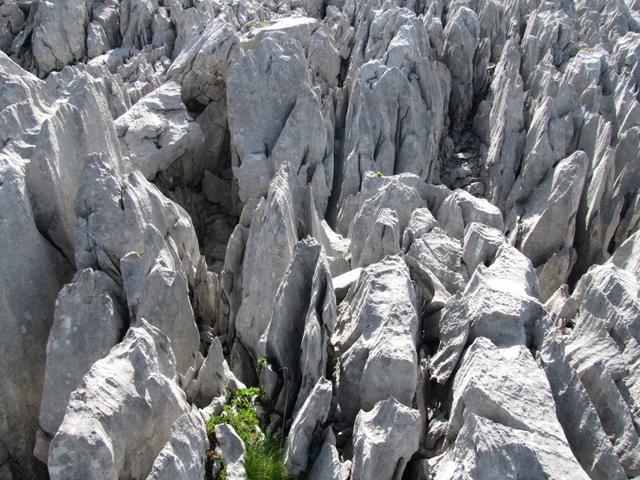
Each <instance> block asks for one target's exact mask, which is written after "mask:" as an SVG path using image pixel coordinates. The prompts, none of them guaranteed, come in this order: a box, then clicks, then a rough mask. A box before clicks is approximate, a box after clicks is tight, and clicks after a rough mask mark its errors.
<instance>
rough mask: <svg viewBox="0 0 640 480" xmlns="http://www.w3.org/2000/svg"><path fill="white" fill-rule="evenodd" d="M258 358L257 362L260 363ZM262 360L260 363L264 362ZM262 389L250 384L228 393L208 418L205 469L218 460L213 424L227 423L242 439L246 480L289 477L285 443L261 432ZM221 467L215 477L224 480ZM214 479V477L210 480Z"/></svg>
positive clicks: (224, 475)
mask: <svg viewBox="0 0 640 480" xmlns="http://www.w3.org/2000/svg"><path fill="white" fill-rule="evenodd" d="M260 360H263V359H259V360H258V365H260V364H261V362H260ZM265 361H266V360H264V361H263V362H262V365H264V362H265ZM263 397H264V392H263V391H262V390H261V389H260V388H255V387H249V388H243V389H240V390H237V391H235V392H232V393H229V394H228V398H227V403H226V404H225V406H224V409H223V410H222V413H221V414H220V415H218V416H215V417H211V418H210V419H209V421H208V422H207V435H208V436H209V443H210V445H211V450H209V452H207V458H208V460H209V462H208V466H207V472H210V471H211V465H212V462H213V461H215V460H216V459H219V456H218V454H217V453H216V451H215V448H216V446H217V441H216V438H215V428H216V425H219V424H222V423H228V424H229V425H231V426H232V427H233V429H234V430H235V431H236V433H237V434H238V436H239V437H240V438H241V439H242V441H243V442H244V445H245V448H246V453H245V469H246V472H247V479H249V480H286V479H289V476H288V475H287V472H286V469H285V468H284V443H283V442H282V441H281V440H277V439H274V438H271V437H265V436H264V435H262V433H260V430H259V428H260V427H261V426H262V425H260V419H259V418H258V414H257V413H256V409H255V403H256V402H261V401H262V399H263ZM225 479H226V472H225V469H224V466H223V468H222V469H220V471H219V472H218V474H217V475H216V478H215V480H225ZM211 480H213V479H211Z"/></svg>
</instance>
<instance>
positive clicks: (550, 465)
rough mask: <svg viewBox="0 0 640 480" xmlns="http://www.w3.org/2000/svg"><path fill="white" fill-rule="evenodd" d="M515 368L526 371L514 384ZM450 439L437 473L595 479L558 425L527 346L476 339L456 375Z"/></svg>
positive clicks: (546, 385)
mask: <svg viewBox="0 0 640 480" xmlns="http://www.w3.org/2000/svg"><path fill="white" fill-rule="evenodd" d="M506 365H508V369H507V368H505V366H506ZM514 371H517V372H521V374H520V375H518V376H517V377H516V378H518V380H517V381H515V382H514V380H511V378H514V377H512V376H511V375H512V374H513V372H514ZM543 439H544V440H543ZM447 440H448V441H449V442H451V443H452V444H453V445H452V447H451V449H450V450H448V451H447V453H445V454H444V455H445V457H444V459H441V460H440V461H439V462H438V464H437V468H436V478H455V477H456V476H458V477H459V476H464V475H474V476H477V477H478V478H487V476H491V475H497V476H499V477H505V478H515V477H517V476H518V475H523V474H527V475H528V474H529V473H530V472H535V475H536V476H540V477H541V478H544V477H548V478H556V477H566V476H568V477H572V478H585V479H586V478H589V476H588V475H587V474H586V473H585V472H584V471H583V470H582V468H581V467H580V464H579V463H578V462H577V461H576V459H575V457H574V456H573V453H572V452H571V450H570V448H569V445H568V443H567V439H566V436H565V434H564V432H563V430H562V428H561V426H560V424H559V423H558V420H557V418H556V410H555V406H554V401H553V397H552V395H551V391H550V388H549V383H548V382H547V379H546V378H545V375H544V373H543V372H542V371H541V370H540V369H539V368H538V367H537V365H536V364H535V362H534V360H533V357H532V356H531V354H530V353H529V351H527V350H526V348H525V347H523V346H514V347H509V348H497V347H496V346H495V345H494V344H493V343H492V342H491V341H490V340H488V339H486V338H478V339H476V340H475V341H474V342H473V344H472V345H471V347H470V348H469V350H467V352H466V353H465V355H464V358H463V360H462V363H461V365H460V368H459V369H458V372H457V373H456V378H455V380H454V384H453V404H452V406H451V417H450V419H449V424H448V427H447ZM470 445H476V446H477V447H478V449H477V450H476V449H474V448H469V446H470ZM495 445H500V447H499V448H500V451H497V450H495ZM489 458H493V461H491V462H487V461H486V460H488V459H489ZM519 472H522V473H519ZM525 472H529V473H525Z"/></svg>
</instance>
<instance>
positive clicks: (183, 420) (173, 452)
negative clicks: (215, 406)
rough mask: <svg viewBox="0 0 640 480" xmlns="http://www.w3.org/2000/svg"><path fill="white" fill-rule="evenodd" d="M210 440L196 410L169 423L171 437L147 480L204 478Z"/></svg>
mask: <svg viewBox="0 0 640 480" xmlns="http://www.w3.org/2000/svg"><path fill="white" fill-rule="evenodd" d="M208 444H209V441H208V439H207V430H206V426H205V423H204V420H203V418H202V416H201V415H200V413H199V412H198V411H197V410H195V409H194V410H192V411H191V412H185V413H183V414H182V415H180V416H179V417H178V418H177V420H176V421H175V422H173V425H172V426H171V437H170V438H169V441H168V442H167V443H166V444H165V446H164V447H163V448H162V450H160V453H159V454H158V456H157V457H156V459H155V460H154V462H153V467H152V468H151V472H150V473H149V475H148V476H147V480H191V479H194V478H204V476H205V461H204V459H205V456H206V453H207V452H206V450H207V446H208Z"/></svg>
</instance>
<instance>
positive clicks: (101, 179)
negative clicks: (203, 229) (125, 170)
mask: <svg viewBox="0 0 640 480" xmlns="http://www.w3.org/2000/svg"><path fill="white" fill-rule="evenodd" d="M75 210H76V215H77V221H76V237H75V238H76V241H75V261H76V268H79V269H81V268H86V267H91V268H95V269H99V270H102V271H103V272H105V273H107V274H109V275H110V276H111V277H112V278H113V279H114V280H116V281H118V282H119V281H120V279H121V275H120V260H121V259H122V258H123V257H124V256H125V255H127V254H128V253H131V252H136V253H138V254H142V252H143V250H144V239H143V236H144V232H145V229H146V227H147V226H148V225H153V226H154V227H155V228H156V229H157V230H158V231H159V232H160V233H161V236H163V237H166V238H167V240H168V243H167V245H168V246H169V248H170V249H171V250H173V252H172V253H171V257H172V258H175V257H177V258H178V259H179V261H180V263H181V268H180V270H181V271H183V272H184V274H185V275H186V277H187V279H188V280H189V283H190V284H191V285H192V284H193V283H194V279H195V273H196V267H197V265H198V260H199V258H200V249H199V247H198V239H197V237H196V232H195V229H194V227H193V224H192V223H191V219H190V218H189V215H188V214H187V212H186V211H185V210H184V209H183V208H182V207H180V206H179V205H178V204H176V203H174V202H172V201H171V200H169V199H168V198H166V197H165V196H164V195H162V193H160V191H159V190H158V189H157V188H156V187H155V186H154V185H153V184H152V183H150V182H149V181H148V180H146V179H145V178H144V176H143V175H142V174H141V173H140V172H132V173H130V174H128V175H125V176H121V175H120V172H119V170H118V168H117V166H115V165H114V163H113V162H112V161H110V160H109V158H108V157H107V156H106V155H105V154H95V155H90V156H89V157H88V158H87V161H86V164H85V169H84V173H83V178H82V182H81V184H80V188H79V189H78V194H77V196H76V200H75Z"/></svg>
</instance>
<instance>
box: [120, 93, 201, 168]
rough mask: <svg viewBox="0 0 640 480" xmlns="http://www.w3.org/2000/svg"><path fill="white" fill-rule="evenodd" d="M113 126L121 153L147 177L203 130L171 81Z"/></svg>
mask: <svg viewBox="0 0 640 480" xmlns="http://www.w3.org/2000/svg"><path fill="white" fill-rule="evenodd" d="M115 126H116V132H117V135H118V137H119V138H120V143H121V145H122V152H123V155H125V156H128V159H129V162H130V163H131V164H132V167H133V168H136V169H139V170H140V171H141V172H142V174H143V175H144V176H145V177H146V178H147V179H148V180H153V179H154V177H155V176H156V173H158V172H159V171H162V170H165V169H167V168H169V167H170V166H171V165H172V164H173V162H175V161H176V160H177V159H178V158H179V157H180V156H181V155H183V154H184V153H185V152H187V151H188V150H190V149H193V148H195V147H197V146H198V144H200V143H202V142H203V141H204V134H203V133H202V130H201V129H200V127H199V126H198V124H197V123H196V122H195V121H194V120H193V119H192V118H191V117H190V116H189V115H188V113H187V110H186V108H185V106H184V104H183V103H182V98H181V94H180V87H179V86H178V85H177V84H176V83H173V82H169V83H165V84H164V85H162V86H161V87H159V88H157V89H156V90H154V91H153V92H151V93H149V94H148V95H145V96H144V97H143V98H141V99H140V100H139V101H138V102H137V103H136V104H135V105H134V106H133V107H131V108H130V109H129V110H127V112H126V113H125V114H124V115H121V116H120V117H118V118H117V119H116V122H115Z"/></svg>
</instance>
